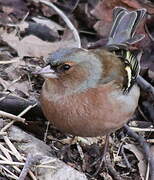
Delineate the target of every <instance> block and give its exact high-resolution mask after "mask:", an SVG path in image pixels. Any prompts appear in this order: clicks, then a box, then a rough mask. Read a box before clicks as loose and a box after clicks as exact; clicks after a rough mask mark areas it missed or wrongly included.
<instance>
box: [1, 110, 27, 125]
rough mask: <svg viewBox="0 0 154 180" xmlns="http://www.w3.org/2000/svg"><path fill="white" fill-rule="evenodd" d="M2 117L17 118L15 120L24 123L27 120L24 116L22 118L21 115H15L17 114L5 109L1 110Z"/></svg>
mask: <svg viewBox="0 0 154 180" xmlns="http://www.w3.org/2000/svg"><path fill="white" fill-rule="evenodd" d="M0 117H2V118H9V119H13V120H15V121H19V122H22V123H24V122H25V119H24V118H21V117H19V116H15V115H13V114H10V113H7V112H4V111H0Z"/></svg>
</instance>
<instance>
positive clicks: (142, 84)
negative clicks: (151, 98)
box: [136, 76, 154, 95]
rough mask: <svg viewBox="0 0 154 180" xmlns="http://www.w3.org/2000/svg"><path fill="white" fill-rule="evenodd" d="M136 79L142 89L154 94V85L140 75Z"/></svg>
mask: <svg viewBox="0 0 154 180" xmlns="http://www.w3.org/2000/svg"><path fill="white" fill-rule="evenodd" d="M136 81H137V84H138V85H139V86H140V88H141V89H143V90H144V91H145V92H148V93H151V94H152V95H154V87H153V86H152V85H151V84H150V83H149V82H147V81H146V80H145V79H144V78H143V77H141V76H138V78H137V79H136Z"/></svg>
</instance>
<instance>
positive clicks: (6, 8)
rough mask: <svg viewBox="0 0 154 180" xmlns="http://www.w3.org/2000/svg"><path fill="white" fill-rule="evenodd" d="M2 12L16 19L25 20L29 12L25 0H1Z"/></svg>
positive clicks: (0, 8)
mask: <svg viewBox="0 0 154 180" xmlns="http://www.w3.org/2000/svg"><path fill="white" fill-rule="evenodd" d="M0 10H1V12H3V13H4V14H7V15H8V16H10V17H11V16H13V17H14V18H16V19H23V17H24V16H25V14H26V13H27V12H28V8H27V6H26V3H25V1H24V0H13V1H12V0H5V1H4V0H0Z"/></svg>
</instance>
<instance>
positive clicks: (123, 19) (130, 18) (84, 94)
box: [38, 7, 146, 137]
mask: <svg viewBox="0 0 154 180" xmlns="http://www.w3.org/2000/svg"><path fill="white" fill-rule="evenodd" d="M145 12H146V10H145V9H139V10H136V11H131V12H130V11H128V10H126V9H125V8H121V7H117V8H115V9H114V11H113V15H114V21H113V26H112V29H111V32H110V35H109V39H108V43H107V45H106V47H104V48H100V49H93V50H86V49H82V48H70V49H60V50H58V51H56V52H55V53H53V54H51V55H50V56H49V57H48V58H47V60H48V65H47V66H46V67H44V68H43V69H41V70H40V71H39V72H38V74H41V75H42V76H43V77H44V78H45V82H44V85H43V87H42V92H41V97H40V101H41V106H42V110H43V112H44V115H45V116H46V118H47V119H48V120H49V121H50V122H52V123H53V125H54V126H55V127H57V128H58V129H59V130H61V131H62V132H65V133H70V134H72V135H77V136H89V137H92V136H100V135H106V134H109V133H111V132H113V131H115V130H117V129H119V128H121V127H122V126H123V125H124V124H125V123H126V122H127V121H128V120H129V119H130V117H131V116H132V115H133V113H134V111H135V109H136V107H137V105H138V99H139V95H140V90H139V88H138V86H137V85H136V84H135V80H136V78H137V76H138V74H139V60H140V57H141V53H139V52H137V53H136V51H135V52H134V51H130V50H128V45H130V44H133V43H135V42H137V41H139V40H141V39H142V38H143V36H142V35H135V36H134V33H135V30H136V27H137V25H138V23H139V22H140V21H141V19H142V18H143V16H144V14H145Z"/></svg>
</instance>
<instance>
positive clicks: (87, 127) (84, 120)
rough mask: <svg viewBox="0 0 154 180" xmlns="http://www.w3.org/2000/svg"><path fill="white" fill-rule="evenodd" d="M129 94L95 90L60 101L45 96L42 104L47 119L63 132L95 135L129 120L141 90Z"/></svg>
mask: <svg viewBox="0 0 154 180" xmlns="http://www.w3.org/2000/svg"><path fill="white" fill-rule="evenodd" d="M116 93H117V92H116ZM132 93H133V94H134V93H136V95H135V96H134V95H133V96H132ZM125 96H126V95H123V94H122V93H121V94H120V95H118V96H117V94H115V93H111V94H108V93H107V94H105V92H104V93H102V92H93V93H91V95H90V96H89V95H88V94H86V93H85V94H80V95H78V96H76V95H75V96H67V97H63V98H61V99H60V100H58V101H49V98H48V97H45V96H44V98H42V100H41V103H42V109H43V112H44V114H45V116H46V117H47V119H48V120H49V121H51V122H52V123H53V125H54V126H55V127H57V128H58V129H59V130H61V131H62V132H65V133H70V134H73V135H77V136H89V137H92V136H100V135H105V134H108V133H111V132H112V131H114V130H116V129H119V128H121V127H122V126H123V124H125V123H126V122H127V121H128V120H129V118H130V117H131V116H132V114H133V113H134V111H135V109H136V106H137V104H138V98H139V90H138V89H136V87H135V89H132V92H130V94H129V95H127V97H125ZM47 107H48V108H47Z"/></svg>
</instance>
